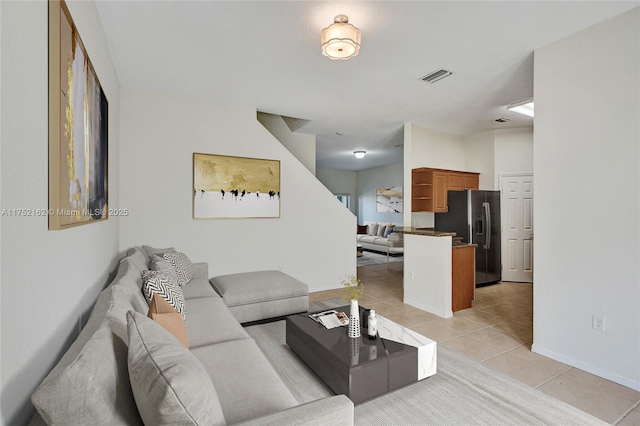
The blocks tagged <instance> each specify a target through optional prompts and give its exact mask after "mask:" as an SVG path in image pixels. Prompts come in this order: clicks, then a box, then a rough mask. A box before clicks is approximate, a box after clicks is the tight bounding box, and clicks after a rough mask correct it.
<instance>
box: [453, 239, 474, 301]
mask: <svg viewBox="0 0 640 426" xmlns="http://www.w3.org/2000/svg"><path fill="white" fill-rule="evenodd" d="M475 274H476V247H475V246H474V245H466V246H463V247H455V246H454V247H453V248H452V250H451V310H452V311H453V312H456V311H460V310H462V309H468V308H470V307H471V304H472V302H473V299H474V295H475V289H476V275H475Z"/></svg>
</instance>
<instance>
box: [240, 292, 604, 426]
mask: <svg viewBox="0 0 640 426" xmlns="http://www.w3.org/2000/svg"><path fill="white" fill-rule="evenodd" d="M330 303H331V302H330ZM330 303H326V302H325V303H317V302H316V303H313V304H312V305H311V307H310V311H312V310H320V309H324V308H327V307H332V306H329V305H330ZM334 307H335V306H334ZM246 330H247V332H248V333H249V334H250V335H251V337H253V338H254V339H255V340H256V342H257V343H258V345H259V346H260V348H261V349H262V351H263V352H264V354H265V355H266V356H267V358H268V359H269V361H270V362H271V364H272V365H273V367H274V368H275V370H276V371H277V373H278V374H279V375H280V377H281V378H282V380H283V381H284V383H285V384H286V385H287V387H288V388H289V389H290V390H291V392H292V393H293V395H294V396H295V397H296V399H297V400H298V401H299V402H300V403H305V402H309V401H313V400H316V399H319V398H324V397H326V396H329V395H332V393H331V391H330V390H329V389H328V388H327V387H326V386H325V385H324V384H323V383H322V382H321V381H320V380H319V379H318V378H317V377H316V376H315V375H314V374H313V373H312V372H311V371H310V370H309V369H308V368H307V367H306V365H305V364H304V363H303V362H302V361H301V360H300V359H299V358H298V357H297V356H296V355H295V354H294V353H293V352H292V351H291V349H289V347H288V346H287V344H286V343H285V321H278V322H273V323H268V324H261V325H255V326H251V327H247V328H246ZM355 424H356V425H492V426H493V425H605V424H606V423H604V422H602V421H601V420H599V419H597V418H595V417H593V416H591V415H589V414H587V413H584V412H583V411H580V410H578V409H577V408H574V407H572V406H570V405H568V404H565V403H564V402H562V401H559V400H557V399H555V398H552V397H550V396H548V395H545V394H544V393H542V392H540V391H538V390H536V389H533V388H531V387H528V386H526V385H524V384H522V383H520V382H518V381H516V380H514V379H512V378H510V377H507V376H505V375H503V374H501V373H499V372H496V371H493V370H490V369H489V368H487V367H485V366H483V365H481V364H478V363H477V362H475V361H472V360H470V359H468V358H466V357H464V356H462V355H460V354H458V353H456V352H453V351H450V350H447V349H446V348H442V347H439V348H438V373H437V374H436V375H435V376H433V377H430V378H428V379H425V380H422V381H420V382H418V383H415V384H412V385H409V386H407V387H404V388H402V389H398V390H396V391H393V392H391V393H389V394H386V395H383V396H381V397H378V398H376V399H373V400H371V401H368V402H365V403H363V404H360V405H357V406H356V408H355Z"/></svg>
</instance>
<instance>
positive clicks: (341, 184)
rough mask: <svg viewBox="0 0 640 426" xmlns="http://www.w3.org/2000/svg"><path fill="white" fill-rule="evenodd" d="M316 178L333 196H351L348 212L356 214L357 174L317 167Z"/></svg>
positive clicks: (349, 171)
mask: <svg viewBox="0 0 640 426" xmlns="http://www.w3.org/2000/svg"><path fill="white" fill-rule="evenodd" d="M316 177H317V178H318V180H319V181H320V182H322V184H323V185H324V186H326V187H327V189H328V190H329V191H331V192H332V193H334V194H346V195H350V196H351V206H350V210H351V212H352V213H353V214H358V172H357V171H355V170H338V169H326V168H321V167H318V168H317V169H316Z"/></svg>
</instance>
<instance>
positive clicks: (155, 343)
mask: <svg viewBox="0 0 640 426" xmlns="http://www.w3.org/2000/svg"><path fill="white" fill-rule="evenodd" d="M127 331H128V333H129V353H128V359H127V361H128V366H129V380H130V381H131V389H132V390H133V396H134V398H135V401H136V405H137V406H138V411H139V412H140V417H142V420H143V421H144V423H145V424H147V425H178V424H194V425H212V426H216V425H226V420H225V418H224V414H223V413H222V407H221V406H220V401H219V400H218V395H217V393H216V390H215V388H214V387H213V383H211V378H210V377H209V374H208V373H207V371H206V370H205V368H204V367H203V366H202V364H201V363H200V362H199V361H198V359H197V358H196V357H195V356H194V355H193V354H192V353H191V352H189V351H188V350H187V349H186V348H185V347H184V346H183V345H182V343H180V342H179V341H178V340H176V339H175V338H174V337H173V336H172V335H171V333H169V332H168V331H167V330H165V329H164V328H162V326H160V325H159V324H157V323H156V322H155V321H153V320H151V319H149V318H147V317H145V316H144V315H143V314H141V313H138V312H135V311H129V312H128V313H127Z"/></svg>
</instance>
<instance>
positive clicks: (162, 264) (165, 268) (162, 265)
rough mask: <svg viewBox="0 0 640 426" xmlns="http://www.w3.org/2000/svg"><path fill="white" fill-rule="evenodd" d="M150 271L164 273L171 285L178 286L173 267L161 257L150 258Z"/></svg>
mask: <svg viewBox="0 0 640 426" xmlns="http://www.w3.org/2000/svg"><path fill="white" fill-rule="evenodd" d="M149 266H150V267H151V270H152V271H161V272H166V274H167V275H168V276H169V278H170V279H171V283H172V284H175V285H176V286H177V285H178V276H177V275H176V270H175V269H173V266H172V265H171V263H169V261H168V260H167V259H164V258H162V257H161V256H153V257H152V258H151V263H150V265H149Z"/></svg>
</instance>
